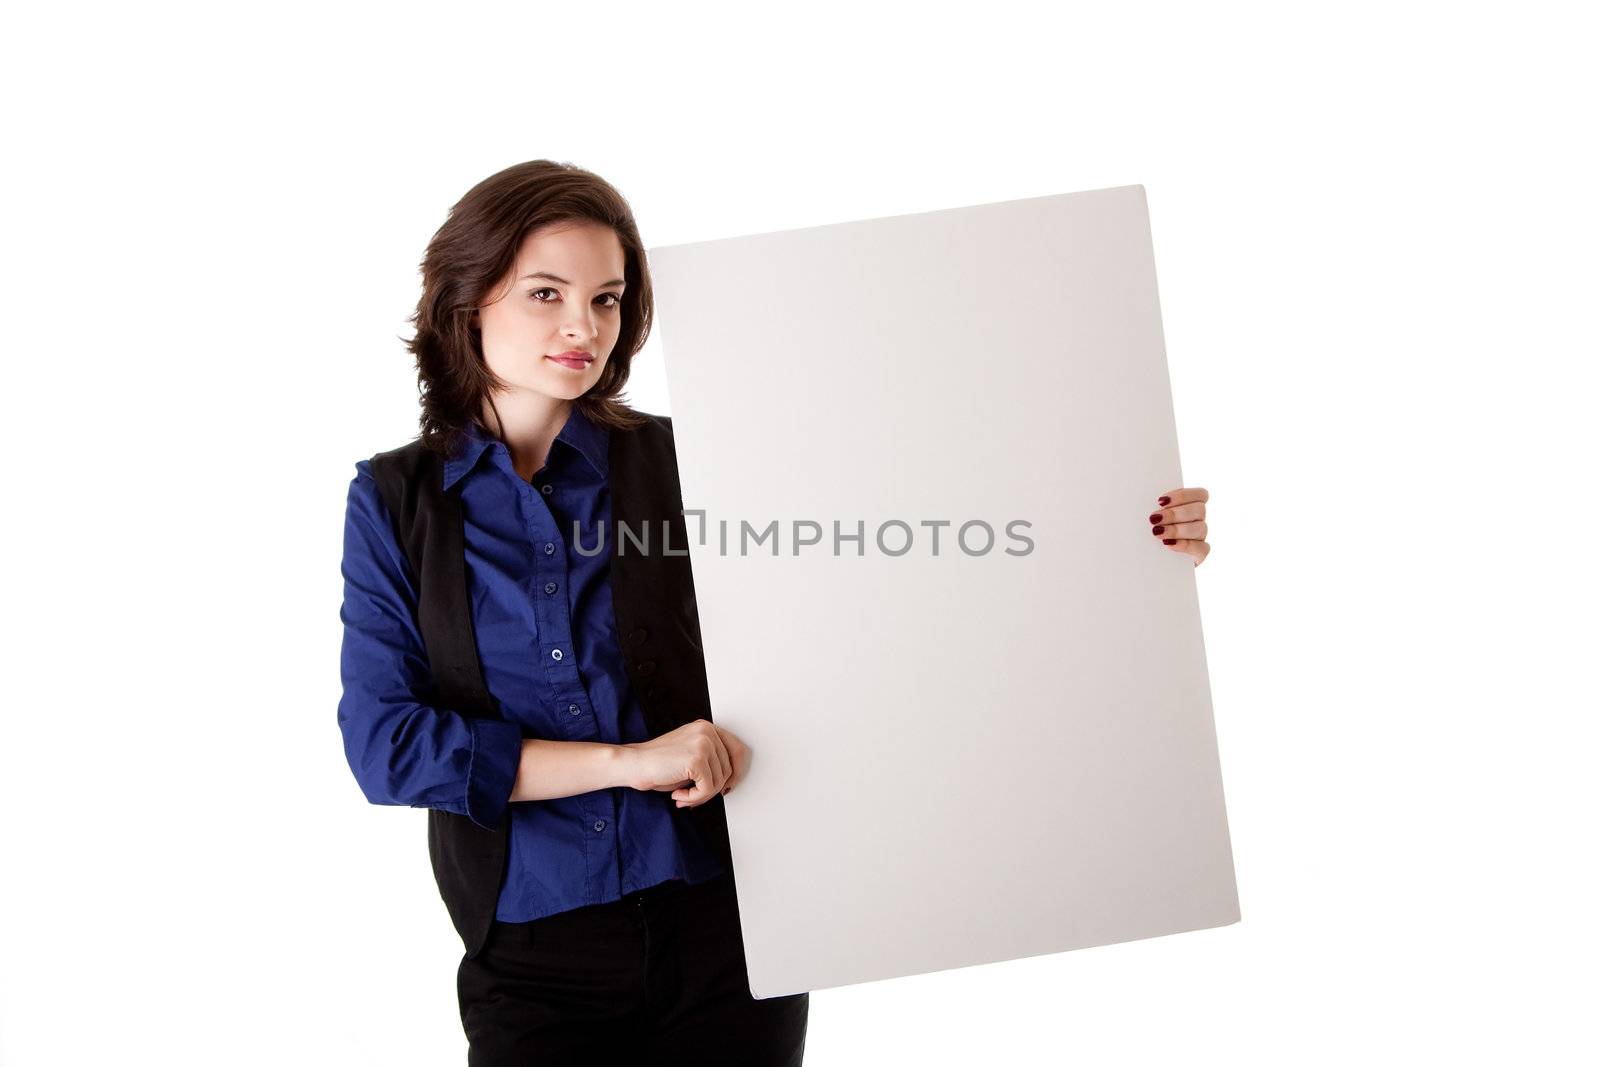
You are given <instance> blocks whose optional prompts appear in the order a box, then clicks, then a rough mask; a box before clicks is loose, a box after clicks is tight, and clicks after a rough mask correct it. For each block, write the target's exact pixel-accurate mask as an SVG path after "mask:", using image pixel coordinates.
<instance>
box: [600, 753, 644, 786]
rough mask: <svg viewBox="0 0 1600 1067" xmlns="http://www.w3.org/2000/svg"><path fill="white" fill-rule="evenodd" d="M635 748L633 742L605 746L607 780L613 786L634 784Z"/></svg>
mask: <svg viewBox="0 0 1600 1067" xmlns="http://www.w3.org/2000/svg"><path fill="white" fill-rule="evenodd" d="M635 751H636V750H635V749H634V747H633V746H632V745H631V744H626V743H624V744H620V745H607V746H605V760H606V780H607V782H608V784H610V785H612V786H632V784H633V759H634V753H635Z"/></svg>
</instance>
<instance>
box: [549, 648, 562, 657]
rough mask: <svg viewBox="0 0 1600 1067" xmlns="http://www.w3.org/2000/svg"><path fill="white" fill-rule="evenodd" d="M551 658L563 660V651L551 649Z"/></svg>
mask: <svg viewBox="0 0 1600 1067" xmlns="http://www.w3.org/2000/svg"><path fill="white" fill-rule="evenodd" d="M550 658H551V659H560V658H561V650H560V649H559V648H555V649H551V650H550Z"/></svg>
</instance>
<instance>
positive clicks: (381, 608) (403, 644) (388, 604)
mask: <svg viewBox="0 0 1600 1067" xmlns="http://www.w3.org/2000/svg"><path fill="white" fill-rule="evenodd" d="M340 569H341V571H342V572H343V575H344V603H343V605H342V607H341V608H340V610H339V618H340V620H341V621H342V622H343V623H344V641H343V645H342V647H341V649H340V656H339V671H340V676H341V678H342V680H343V683H344V692H343V695H342V696H341V697H340V698H339V730H340V732H341V733H342V734H343V735H344V751H345V758H346V759H347V760H348V761H349V764H350V769H351V770H352V771H353V772H354V773H355V777H356V781H357V783H359V785H360V786H361V791H362V793H363V794H365V795H366V798H367V799H368V800H369V801H371V802H372V803H374V804H408V805H410V806H412V807H419V808H440V809H442V810H445V811H451V812H455V813H456V814H458V815H465V816H467V817H468V818H470V819H471V820H472V821H473V822H475V823H477V824H478V825H480V826H483V827H485V828H489V829H492V828H494V827H495V826H496V825H498V823H499V821H500V818H501V816H502V815H504V814H505V810H506V806H507V805H508V804H509V803H510V800H511V787H512V785H513V784H514V783H515V781H516V774H517V764H518V762H519V760H520V759H521V755H522V731H521V729H520V728H519V727H518V726H517V725H516V724H515V723H511V722H506V721H504V720H501V719H481V718H474V717H470V716H467V715H463V714H461V713H460V712H457V711H452V710H450V709H448V708H440V707H436V706H433V705H431V704H429V703H426V702H424V700H423V699H421V698H423V697H425V696H426V695H427V694H428V693H429V692H430V691H431V685H430V681H431V677H432V675H431V672H430V671H429V668H428V660H427V650H426V648H425V646H424V645H423V642H422V635H421V632H420V631H419V630H418V628H417V621H416V603H417V598H416V584H415V582H414V580H413V576H412V574H411V568H410V565H409V563H408V562H407V561H406V558H405V556H404V554H403V553H402V551H401V549H400V545H399V543H398V541H397V540H396V539H395V533H394V528H393V526H392V524H391V523H390V520H389V514H388V509H387V508H386V507H385V506H384V503H383V497H382V495H381V494H380V493H379V492H378V486H377V483H376V482H375V481H374V480H373V478H372V471H371V464H370V461H369V460H361V461H359V462H358V463H357V464H356V476H355V478H353V479H352V480H351V482H350V492H349V496H348V498H347V500H346V504H345V524H344V559H343V562H342V564H341V568H340Z"/></svg>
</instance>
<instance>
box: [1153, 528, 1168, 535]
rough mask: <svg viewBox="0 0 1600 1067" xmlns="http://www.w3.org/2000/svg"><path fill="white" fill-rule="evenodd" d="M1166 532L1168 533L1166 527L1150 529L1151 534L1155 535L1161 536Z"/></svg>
mask: <svg viewBox="0 0 1600 1067" xmlns="http://www.w3.org/2000/svg"><path fill="white" fill-rule="evenodd" d="M1165 531H1166V527H1165V526H1152V527H1150V532H1151V533H1153V534H1161V533H1163V532H1165Z"/></svg>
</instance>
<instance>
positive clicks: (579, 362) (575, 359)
mask: <svg viewBox="0 0 1600 1067" xmlns="http://www.w3.org/2000/svg"><path fill="white" fill-rule="evenodd" d="M544 358H545V359H548V360H550V361H551V362H553V363H559V364H561V366H563V367H570V368H571V369H573V370H585V369H587V368H588V366H589V364H590V363H592V362H593V360H590V359H587V358H585V357H584V356H564V355H563V356H545V357H544Z"/></svg>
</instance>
